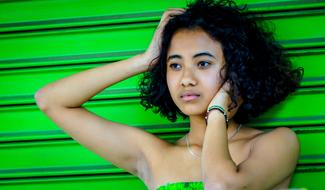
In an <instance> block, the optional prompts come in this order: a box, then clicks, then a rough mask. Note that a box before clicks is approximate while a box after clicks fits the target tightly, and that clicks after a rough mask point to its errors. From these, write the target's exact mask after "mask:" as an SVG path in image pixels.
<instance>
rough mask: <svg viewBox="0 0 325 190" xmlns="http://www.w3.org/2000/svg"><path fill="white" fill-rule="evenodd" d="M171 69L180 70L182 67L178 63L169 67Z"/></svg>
mask: <svg viewBox="0 0 325 190" xmlns="http://www.w3.org/2000/svg"><path fill="white" fill-rule="evenodd" d="M169 67H170V68H172V69H173V70H179V69H180V67H181V66H180V65H179V64H177V63H172V64H170V65H169Z"/></svg>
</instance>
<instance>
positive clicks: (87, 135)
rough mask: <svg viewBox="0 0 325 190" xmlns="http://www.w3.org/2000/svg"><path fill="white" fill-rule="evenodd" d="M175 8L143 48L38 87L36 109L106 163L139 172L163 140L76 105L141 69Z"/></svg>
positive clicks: (156, 154)
mask: <svg viewBox="0 0 325 190" xmlns="http://www.w3.org/2000/svg"><path fill="white" fill-rule="evenodd" d="M179 12H180V10H170V11H167V12H166V13H165V14H164V15H163V18H162V20H161V23H160V27H158V29H157V30H156V32H155V35H154V38H153V40H152V42H151V44H150V46H149V48H148V49H147V51H146V52H145V53H143V54H140V55H137V56H134V57H132V58H130V59H127V60H123V61H119V62H115V63H110V64H106V65H103V66H100V67H96V68H93V69H89V70H86V71H82V72H80V73H77V74H74V75H71V76H69V77H66V78H63V79H60V80H58V81H55V82H53V83H50V84H48V85H46V86H45V87H43V88H41V89H40V90H39V91H38V92H37V93H36V94H35V99H36V102H37V105H38V106H39V108H40V110H41V111H42V112H44V114H46V115H47V116H48V117H49V118H50V119H51V120H52V121H53V122H54V123H55V124H56V125H57V126H58V127H60V128H62V129H63V130H64V131H65V132H66V133H67V134H68V135H69V136H71V137H72V138H73V139H74V140H76V141H77V142H79V143H80V144H81V145H83V146H85V147H86V148H88V149H90V150H91V151H93V152H95V153H96V154H98V155H99V156H101V157H102V158H104V159H106V160H108V161H109V162H111V163H112V164H114V165H116V166H118V167H120V168H123V169H125V170H126V171H128V172H130V173H132V174H134V175H136V176H142V175H141V174H142V173H143V172H144V171H143V168H146V167H145V166H146V165H147V164H148V163H146V161H150V160H157V159H160V155H161V151H162V150H163V147H166V146H168V144H167V143H166V142H165V141H163V140H161V139H159V138H157V137H156V136H154V135H152V134H151V133H148V132H145V131H144V130H141V129H139V128H136V127H131V126H128V125H125V124H122V123H118V122H113V121H110V120H108V119H106V118H102V117H100V116H98V115H96V114H95V113H92V112H90V111H89V110H87V109H86V108H84V107H82V104H84V103H85V102H87V101H88V100H89V99H90V98H91V97H93V96H94V95H96V94H97V93H99V92H101V91H102V90H104V89H105V88H107V87H109V86H111V85H113V84H115V83H117V82H119V81H122V80H124V79H126V78H129V77H131V76H134V75H136V74H139V73H141V72H144V71H146V70H147V69H148V68H149V65H150V63H151V61H152V60H153V58H155V57H156V56H157V52H158V47H159V41H160V35H161V30H162V28H163V27H162V26H161V25H164V24H165V23H166V22H167V20H168V19H169V17H170V14H176V13H179ZM124 114H125V116H127V115H128V114H129V113H124Z"/></svg>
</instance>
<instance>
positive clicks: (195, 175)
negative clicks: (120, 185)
mask: <svg viewBox="0 0 325 190" xmlns="http://www.w3.org/2000/svg"><path fill="white" fill-rule="evenodd" d="M228 148H229V152H230V155H231V158H232V160H233V161H234V162H235V163H236V165H239V164H240V163H241V162H243V161H245V159H247V157H248V156H249V152H250V145H249V143H248V142H236V143H231V144H229V146H228ZM199 151H200V150H199V149H196V152H199ZM161 152H162V153H163V152H164V155H161V156H160V158H161V159H159V160H156V162H153V163H151V164H149V165H150V166H149V167H148V168H147V174H148V175H150V180H148V181H147V183H148V184H147V186H148V187H151V188H149V189H156V188H157V187H159V186H161V185H164V184H166V183H170V182H188V181H202V173H201V161H202V160H201V159H200V158H196V157H194V156H193V155H192V154H190V152H189V151H188V149H187V147H174V148H172V149H170V150H167V151H166V150H165V151H161Z"/></svg>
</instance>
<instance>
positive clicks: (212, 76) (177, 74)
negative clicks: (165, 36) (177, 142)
mask: <svg viewBox="0 0 325 190" xmlns="http://www.w3.org/2000/svg"><path fill="white" fill-rule="evenodd" d="M224 62H225V61H224V57H223V52H222V48H221V44H220V43H219V42H217V41H215V40H214V39H212V38H211V37H210V36H209V35H208V34H207V33H206V32H204V31H203V30H201V29H192V30H189V29H180V30H178V31H176V33H175V34H174V35H173V38H172V40H171V44H170V48H169V50H168V53H167V64H166V66H167V85H168V89H169V92H170V94H171V97H172V99H173V101H174V102H175V104H176V105H177V107H178V108H179V109H180V110H181V111H182V112H183V113H184V114H186V115H202V114H205V112H206V109H207V107H208V105H209V103H210V102H211V100H212V98H213V97H214V96H215V94H216V93H217V92H218V90H219V88H220V87H221V82H222V81H221V79H220V77H219V71H220V69H221V67H222V66H223V64H225V63H224Z"/></svg>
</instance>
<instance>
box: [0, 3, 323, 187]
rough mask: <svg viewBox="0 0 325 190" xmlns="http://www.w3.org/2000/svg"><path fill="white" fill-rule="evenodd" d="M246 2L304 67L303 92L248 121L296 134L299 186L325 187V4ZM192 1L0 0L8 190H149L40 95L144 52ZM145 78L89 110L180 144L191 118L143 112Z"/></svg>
mask: <svg viewBox="0 0 325 190" xmlns="http://www.w3.org/2000/svg"><path fill="white" fill-rule="evenodd" d="M237 2H238V3H239V4H240V5H242V4H243V3H244V2H245V3H247V4H248V10H249V11H248V14H254V15H255V14H258V15H259V17H260V19H261V20H264V21H266V22H268V23H269V26H270V27H269V29H270V30H273V31H274V32H275V35H276V36H275V37H276V40H278V41H279V42H280V43H281V44H282V45H283V47H284V48H285V52H286V53H287V54H288V55H289V56H290V58H291V59H292V60H293V63H294V66H295V67H298V66H302V67H304V68H305V74H304V78H303V81H302V83H301V86H300V88H299V89H298V90H297V91H296V92H295V93H294V94H292V95H290V96H289V97H288V98H287V99H286V100H285V101H284V102H282V103H280V104H278V105H276V106H275V107H273V108H272V109H271V110H269V111H268V112H267V113H265V114H263V116H261V117H259V118H257V119H255V120H254V121H253V122H251V123H250V124H249V125H250V126H251V127H256V128H258V129H262V130H270V129H273V128H275V127H280V126H286V127H290V128H291V129H292V130H294V131H295V132H296V133H297V134H298V137H299V140H300V143H301V153H300V157H299V163H298V165H297V168H296V171H295V174H294V177H293V180H292V184H291V185H290V188H302V187H306V188H308V189H310V190H313V189H325V109H324V106H325V64H324V60H325V24H324V23H325V2H324V1H321V0H320V1H302V0H301V1H298V0H295V1H288V0H272V1H267V0H249V1H237ZM185 4H186V1H185V0H156V1H150V0H142V1H127V0H121V1H107V0H92V1H85V0H78V1H77V0H42V1H40V0H30V1H20V0H12V1H9V0H8V1H0V124H1V127H0V160H1V161H0V189H7V190H14V189H33V190H35V189H60V190H63V189H69V190H72V189H76V190H77V189H78V190H80V189H85V188H88V187H89V188H94V189H97V190H100V189H105V190H107V189H143V190H144V189H146V187H145V185H144V184H143V183H142V182H141V181H140V180H139V179H138V178H137V177H135V176H132V175H131V174H129V173H127V172H125V171H124V170H122V169H120V168H117V167H115V166H114V165H112V164H111V163H108V162H107V161H105V160H104V159H102V158H101V157H99V156H97V155H95V154H94V153H93V152H91V151H89V150H88V149H86V148H84V147H83V146H81V145H80V144H78V143H77V142H76V141H74V140H73V139H72V138H71V137H69V136H68V135H66V134H65V133H64V132H63V131H62V130H61V129H60V128H58V127H57V126H56V125H55V124H54V123H53V122H52V121H51V120H50V119H49V118H47V117H46V115H44V114H43V113H42V112H41V111H40V110H39V109H38V107H37V106H36V103H35V100H34V94H35V92H36V91H37V90H38V89H40V88H41V87H43V86H45V85H46V84H48V83H50V82H53V81H55V80H58V79H61V78H64V77H66V76H69V75H72V74H75V73H77V72H80V71H83V70H86V69H90V68H94V67H97V66H100V65H103V64H107V63H111V62H115V61H118V60H121V59H125V58H128V57H131V56H133V55H136V54H139V53H141V52H143V51H144V50H145V48H146V47H147V46H148V45H149V42H150V39H151V37H152V35H153V32H154V29H155V27H156V26H157V25H158V22H159V19H160V17H161V15H162V13H163V11H164V10H165V9H166V8H170V7H184V6H185ZM272 23H273V24H272ZM139 76H140V75H137V76H135V77H132V78H130V79H127V80H125V81H122V82H120V83H118V84H116V85H114V86H112V87H110V88H108V89H105V90H104V91H102V92H101V93H99V94H98V95H96V96H95V97H93V98H92V99H91V101H88V102H87V103H85V104H84V106H85V107H86V108H88V109H89V110H91V111H93V112H95V113H97V114H98V115H100V116H102V117H105V118H108V119H110V120H113V121H118V122H121V123H125V124H129V125H131V126H134V127H139V128H142V129H144V130H146V131H148V132H150V133H153V134H155V135H157V136H159V137H160V138H162V139H165V140H167V141H170V142H173V141H174V140H176V139H177V138H179V137H181V136H182V135H183V134H184V133H186V132H187V131H188V121H178V122H176V123H170V122H169V121H168V120H166V119H164V118H160V116H159V115H157V114H154V113H152V112H151V111H144V108H143V107H141V105H140V104H139V92H138V90H137V80H138V78H139ZM124 113H129V114H128V117H127V118H125V117H123V114H124Z"/></svg>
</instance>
